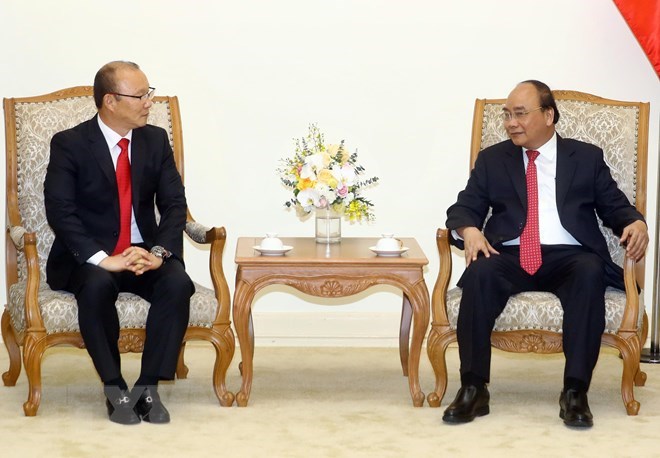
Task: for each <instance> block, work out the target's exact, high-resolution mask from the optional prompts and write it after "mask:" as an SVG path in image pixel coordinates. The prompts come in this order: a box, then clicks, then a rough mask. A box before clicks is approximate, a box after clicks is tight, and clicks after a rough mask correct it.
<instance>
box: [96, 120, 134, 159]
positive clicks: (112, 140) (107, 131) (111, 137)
mask: <svg viewBox="0 0 660 458" xmlns="http://www.w3.org/2000/svg"><path fill="white" fill-rule="evenodd" d="M96 119H97V120H98V122H99V128H100V129H101V133H102V134H103V137H104V138H105V141H106V143H107V144H108V149H109V150H110V151H112V149H113V148H114V147H115V146H117V143H119V140H121V139H122V138H127V139H128V141H129V145H130V141H131V140H132V138H133V129H131V130H129V131H128V133H127V134H126V136H124V137H122V136H121V135H119V134H118V133H117V132H115V131H114V130H112V129H111V128H110V127H108V125H107V124H106V123H104V122H103V120H102V119H101V116H97V117H96Z"/></svg>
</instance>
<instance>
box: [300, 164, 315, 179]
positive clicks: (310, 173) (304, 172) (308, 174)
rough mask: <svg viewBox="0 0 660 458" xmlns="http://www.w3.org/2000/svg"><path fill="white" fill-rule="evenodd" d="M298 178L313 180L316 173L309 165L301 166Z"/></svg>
mask: <svg viewBox="0 0 660 458" xmlns="http://www.w3.org/2000/svg"><path fill="white" fill-rule="evenodd" d="M300 178H309V179H310V180H315V179H316V172H315V171H314V167H313V166H312V165H311V164H309V163H305V164H303V166H302V168H301V169H300Z"/></svg>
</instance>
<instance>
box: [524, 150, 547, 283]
mask: <svg viewBox="0 0 660 458" xmlns="http://www.w3.org/2000/svg"><path fill="white" fill-rule="evenodd" d="M538 156H539V152H538V151H534V150H527V157H528V158H529V163H528V164H527V223H526V224H525V229H524V230H523V233H522V235H521V236H520V267H522V268H523V270H525V272H527V273H528V274H530V275H534V274H535V273H536V271H537V270H539V267H541V262H542V260H541V237H540V236H539V191H538V185H537V181H536V164H535V163H534V160H535V159H536V158H537V157H538Z"/></svg>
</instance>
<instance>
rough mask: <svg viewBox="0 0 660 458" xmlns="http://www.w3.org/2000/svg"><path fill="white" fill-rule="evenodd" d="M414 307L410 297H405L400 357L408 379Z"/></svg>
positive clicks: (402, 311)
mask: <svg viewBox="0 0 660 458" xmlns="http://www.w3.org/2000/svg"><path fill="white" fill-rule="evenodd" d="M412 315H413V314H412V306H411V305H410V300H409V299H408V296H406V295H405V294H404V295H403V304H402V305H401V327H400V329H399V357H400V358H401V369H403V376H404V377H408V353H409V350H410V326H411V324H412Z"/></svg>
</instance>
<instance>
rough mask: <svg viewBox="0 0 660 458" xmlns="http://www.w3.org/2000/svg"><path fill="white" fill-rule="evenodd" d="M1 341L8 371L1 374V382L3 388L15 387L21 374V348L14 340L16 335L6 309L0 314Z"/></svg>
mask: <svg viewBox="0 0 660 458" xmlns="http://www.w3.org/2000/svg"><path fill="white" fill-rule="evenodd" d="M2 341H3V342H4V343H5V347H7V353H8V354H9V369H8V370H7V372H5V373H3V374H2V381H3V383H4V384H5V386H15V385H16V380H17V379H18V376H19V375H20V373H21V348H20V347H19V345H18V341H17V340H16V335H15V334H14V330H13V329H12V327H11V317H10V316H9V312H8V311H7V310H6V309H5V311H4V313H3V314H2Z"/></svg>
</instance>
